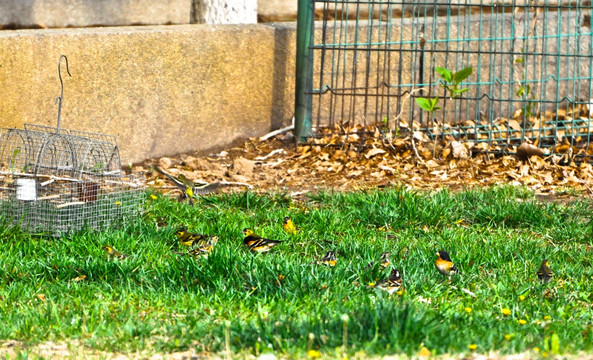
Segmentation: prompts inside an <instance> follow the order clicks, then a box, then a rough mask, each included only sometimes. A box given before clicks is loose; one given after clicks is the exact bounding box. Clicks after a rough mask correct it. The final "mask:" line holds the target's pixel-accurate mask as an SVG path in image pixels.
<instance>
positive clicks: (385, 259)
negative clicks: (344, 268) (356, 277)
mask: <svg viewBox="0 0 593 360" xmlns="http://www.w3.org/2000/svg"><path fill="white" fill-rule="evenodd" d="M390 255H391V254H390V253H388V252H387V251H386V252H384V253H383V254H381V257H380V258H379V266H380V267H381V270H385V269H386V268H388V267H389V265H390V264H391V261H390V260H389V256H390ZM373 267H375V262H374V261H371V262H370V263H369V265H368V268H369V269H372V268H373Z"/></svg>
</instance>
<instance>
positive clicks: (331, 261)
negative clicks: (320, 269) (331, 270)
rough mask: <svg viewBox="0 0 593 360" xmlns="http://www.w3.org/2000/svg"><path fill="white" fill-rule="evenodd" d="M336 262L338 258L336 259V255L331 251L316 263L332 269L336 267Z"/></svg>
mask: <svg viewBox="0 0 593 360" xmlns="http://www.w3.org/2000/svg"><path fill="white" fill-rule="evenodd" d="M337 262H338V258H337V257H336V253H335V252H334V251H333V250H331V251H328V252H327V254H325V256H324V257H322V258H321V260H319V261H317V264H321V265H325V266H329V267H334V266H336V263H337Z"/></svg>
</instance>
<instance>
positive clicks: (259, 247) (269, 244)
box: [243, 228, 283, 253]
mask: <svg viewBox="0 0 593 360" xmlns="http://www.w3.org/2000/svg"><path fill="white" fill-rule="evenodd" d="M243 234H245V238H244V239H243V244H245V246H247V247H248V248H249V250H251V251H253V252H258V253H264V252H268V251H270V250H271V249H272V248H273V247H274V246H276V245H278V244H280V243H282V242H283V241H280V240H272V239H265V238H262V237H261V236H259V235H257V234H256V233H255V232H254V231H253V230H251V229H249V228H245V229H243Z"/></svg>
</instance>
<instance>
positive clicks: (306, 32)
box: [294, 0, 314, 142]
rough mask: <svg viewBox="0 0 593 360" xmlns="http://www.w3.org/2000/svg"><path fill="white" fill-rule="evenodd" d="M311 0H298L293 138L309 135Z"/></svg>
mask: <svg viewBox="0 0 593 360" xmlns="http://www.w3.org/2000/svg"><path fill="white" fill-rule="evenodd" d="M313 16H314V2H313V0H299V3H298V17H297V39H296V41H297V47H296V82H295V89H294V92H295V101H294V107H295V109H294V114H295V115H294V117H295V138H296V141H297V142H298V141H303V140H306V138H307V137H308V136H310V135H311V127H312V121H311V118H312V116H313V99H312V94H311V91H312V89H313V50H312V49H311V46H310V45H311V37H312V36H313Z"/></svg>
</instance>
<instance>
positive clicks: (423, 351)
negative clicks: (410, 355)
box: [417, 346, 432, 358]
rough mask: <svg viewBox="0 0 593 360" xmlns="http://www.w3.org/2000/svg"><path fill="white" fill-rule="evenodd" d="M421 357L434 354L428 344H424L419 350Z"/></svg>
mask: <svg viewBox="0 0 593 360" xmlns="http://www.w3.org/2000/svg"><path fill="white" fill-rule="evenodd" d="M417 356H418V357H419V358H429V357H431V356H432V353H431V352H430V350H428V349H427V348H426V346H423V347H422V348H420V351H418V355H417Z"/></svg>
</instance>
